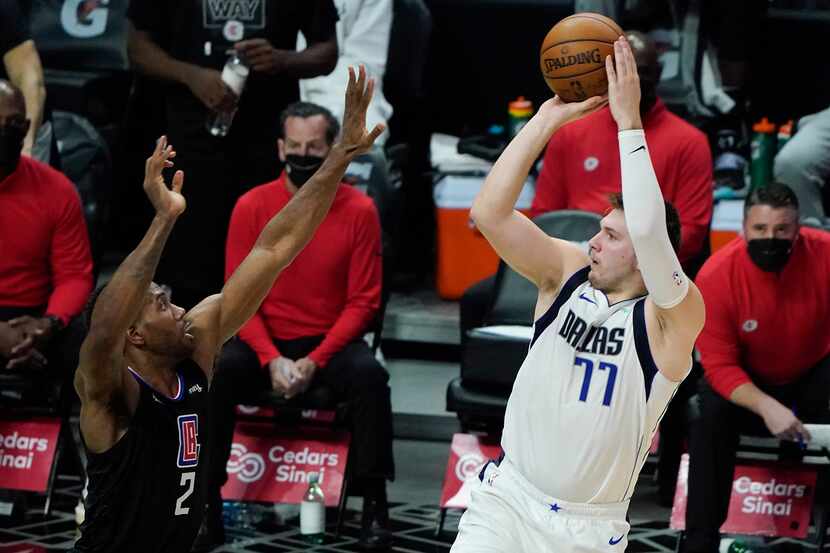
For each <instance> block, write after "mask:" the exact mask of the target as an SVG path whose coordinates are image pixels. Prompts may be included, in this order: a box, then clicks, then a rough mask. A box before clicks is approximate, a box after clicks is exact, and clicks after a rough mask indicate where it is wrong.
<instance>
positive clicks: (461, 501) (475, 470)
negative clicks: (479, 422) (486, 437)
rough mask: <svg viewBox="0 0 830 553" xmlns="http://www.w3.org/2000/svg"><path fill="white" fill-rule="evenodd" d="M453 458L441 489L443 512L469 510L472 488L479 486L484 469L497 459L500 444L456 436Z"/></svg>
mask: <svg viewBox="0 0 830 553" xmlns="http://www.w3.org/2000/svg"><path fill="white" fill-rule="evenodd" d="M450 447H451V449H450V458H449V461H448V462H447V470H446V472H445V473H444V486H443V488H442V489H441V504H440V507H441V508H442V509H466V508H467V505H468V504H469V503H470V493H471V492H472V487H473V486H475V485H477V484H478V482H479V480H478V474H479V472H481V467H483V466H484V463H486V462H487V461H488V460H490V459H498V457H499V455H501V447H500V446H499V444H498V443H483V442H482V441H481V438H479V437H478V436H474V435H472V434H453V437H452V445H451V446H450Z"/></svg>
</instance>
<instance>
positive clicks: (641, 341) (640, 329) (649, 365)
mask: <svg viewBox="0 0 830 553" xmlns="http://www.w3.org/2000/svg"><path fill="white" fill-rule="evenodd" d="M634 346H635V347H636V349H637V358H638V359H639V360H640V367H642V369H643V379H644V381H645V385H646V401H648V398H649V395H651V384H652V382H653V381H654V376H655V375H656V374H657V364H656V363H655V362H654V357H652V355H651V346H649V345H648V333H647V332H646V300H645V299H641V300H640V301H638V302H637V303H636V304H634Z"/></svg>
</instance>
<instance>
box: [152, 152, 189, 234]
mask: <svg viewBox="0 0 830 553" xmlns="http://www.w3.org/2000/svg"><path fill="white" fill-rule="evenodd" d="M174 157H176V151H175V150H173V146H171V145H169V144H168V143H167V137H166V136H162V137H161V138H159V139H158V140H157V141H156V149H155V150H154V151H153V154H152V155H151V156H150V157H149V158H147V163H146V165H145V166H144V192H145V193H146V194H147V197H148V198H149V199H150V202H151V203H152V204H153V207H154V208H155V209H156V213H157V214H159V215H162V216H166V217H174V218H175V217H178V216H179V215H181V214H182V213H183V212H184V209H185V207H186V206H187V202H185V199H184V196H182V186H184V173H183V172H182V171H176V173H175V174H174V175H173V183H172V187H170V188H168V186H167V183H166V182H164V176H163V175H162V171H163V170H164V169H165V168H168V167H173V162H172V161H171V160H172V159H173V158H174Z"/></svg>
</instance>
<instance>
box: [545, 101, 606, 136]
mask: <svg viewBox="0 0 830 553" xmlns="http://www.w3.org/2000/svg"><path fill="white" fill-rule="evenodd" d="M607 103H608V96H607V95H602V96H592V97H590V98H588V99H587V100H583V101H581V102H565V101H563V100H562V98H560V97H559V96H554V97H553V98H551V99H550V100H546V101H545V102H544V103H543V104H542V105H541V106H539V115H540V116H541V117H544V118H545V119H546V120H554V121H555V124H556V127H557V128H558V127H561V126H562V125H564V124H565V123H570V122H571V121H574V120H576V119H579V118H580V117H584V116H586V115H588V114H589V113H593V112H595V111H597V110H598V109H601V108H603V107H604V106H605V105H606V104H607Z"/></svg>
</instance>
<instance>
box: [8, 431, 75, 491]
mask: <svg viewBox="0 0 830 553" xmlns="http://www.w3.org/2000/svg"><path fill="white" fill-rule="evenodd" d="M60 429H61V422H60V419H51V418H37V419H29V420H20V421H14V420H12V421H7V420H3V421H0V488H3V489H8V490H25V491H28V492H39V493H46V490H47V488H48V486H49V475H50V474H51V472H52V462H53V461H54V460H55V452H56V451H57V449H58V434H60Z"/></svg>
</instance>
